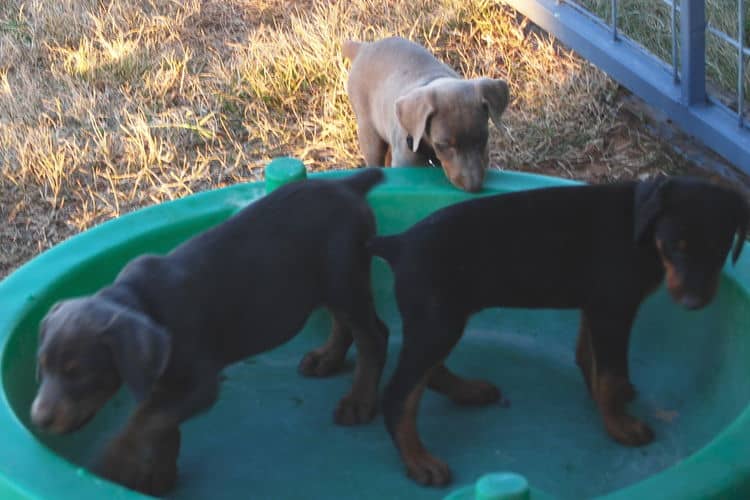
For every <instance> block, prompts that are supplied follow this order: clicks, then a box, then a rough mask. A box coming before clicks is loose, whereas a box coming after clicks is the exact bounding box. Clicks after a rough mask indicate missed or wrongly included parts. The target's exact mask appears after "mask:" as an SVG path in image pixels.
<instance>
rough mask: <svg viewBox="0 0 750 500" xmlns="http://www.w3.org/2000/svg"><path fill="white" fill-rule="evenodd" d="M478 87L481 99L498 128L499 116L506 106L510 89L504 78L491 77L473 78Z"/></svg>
mask: <svg viewBox="0 0 750 500" xmlns="http://www.w3.org/2000/svg"><path fill="white" fill-rule="evenodd" d="M475 81H476V85H477V87H478V88H479V93H480V94H481V96H482V100H483V101H484V103H485V105H486V106H487V110H488V111H489V113H490V118H491V119H492V123H494V124H495V126H496V127H498V128H500V116H501V115H502V114H503V111H505V108H507V107H508V101H509V100H510V90H509V89H508V84H507V82H506V81H505V80H499V79H498V80H493V79H491V78H478V79H476V80H475Z"/></svg>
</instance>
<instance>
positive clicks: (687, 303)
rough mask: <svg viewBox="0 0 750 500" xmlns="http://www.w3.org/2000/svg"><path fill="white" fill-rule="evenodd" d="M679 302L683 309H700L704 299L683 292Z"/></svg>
mask: <svg viewBox="0 0 750 500" xmlns="http://www.w3.org/2000/svg"><path fill="white" fill-rule="evenodd" d="M680 304H682V306H683V307H684V308H685V309H700V308H701V307H703V305H704V304H705V301H704V300H703V299H702V298H701V297H698V296H697V295H692V294H685V295H683V296H682V298H681V299H680Z"/></svg>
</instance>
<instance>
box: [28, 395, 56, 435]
mask: <svg viewBox="0 0 750 500" xmlns="http://www.w3.org/2000/svg"><path fill="white" fill-rule="evenodd" d="M54 420H55V414H54V412H53V411H52V407H51V406H50V405H49V404H47V403H45V402H44V401H43V400H42V399H41V398H38V397H37V398H36V399H34V403H33V404H32V405H31V422H32V423H33V424H34V425H36V426H37V427H39V428H42V429H46V428H47V427H49V426H50V425H52V422H53V421H54Z"/></svg>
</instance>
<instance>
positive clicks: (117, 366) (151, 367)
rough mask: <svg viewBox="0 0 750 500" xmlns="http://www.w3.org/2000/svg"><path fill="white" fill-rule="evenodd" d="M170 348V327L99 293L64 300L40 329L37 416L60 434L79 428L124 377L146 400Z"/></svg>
mask: <svg viewBox="0 0 750 500" xmlns="http://www.w3.org/2000/svg"><path fill="white" fill-rule="evenodd" d="M169 353H170V343H169V337H168V336H167V334H166V331H165V330H164V329H163V328H161V327H160V326H158V325H156V324H155V323H154V322H153V321H151V320H150V319H149V318H147V317H146V316H145V315H143V314H142V313H140V312H137V311H134V310H130V309H127V308H125V307H123V306H122V305H119V304H115V303H113V302H110V301H108V300H105V299H102V298H98V297H86V298H78V299H70V300H65V301H62V302H58V303H57V304H55V306H53V307H52V309H50V311H49V312H48V313H47V315H46V316H45V317H44V319H43V320H42V324H41V327H40V330H39V350H38V352H37V376H38V378H39V382H40V386H39V389H38V391H37V395H36V398H35V399H34V402H33V404H32V406H31V421H32V422H33V423H34V425H36V426H37V427H39V428H41V429H43V430H46V431H49V432H52V433H55V434H62V433H67V432H72V431H75V430H77V429H78V428H80V427H81V426H83V425H84V424H86V422H88V421H89V420H90V419H91V418H92V417H93V416H94V415H95V414H96V412H97V411H98V410H99V409H100V408H101V407H102V406H103V405H104V403H106V402H107V401H108V400H109V399H110V398H111V397H112V396H113V395H114V394H115V392H117V390H118V388H119V387H120V385H121V384H122V382H123V381H124V382H125V383H126V384H127V385H128V387H129V388H130V389H131V391H132V392H133V393H134V395H135V397H136V399H138V400H140V399H142V398H143V397H145V395H146V394H147V393H148V391H149V390H150V388H151V386H152V385H153V384H154V382H155V381H156V379H158V378H159V376H161V374H162V373H163V372H164V370H165V368H166V365H167V362H168V359H169Z"/></svg>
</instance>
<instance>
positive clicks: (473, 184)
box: [450, 174, 482, 193]
mask: <svg viewBox="0 0 750 500" xmlns="http://www.w3.org/2000/svg"><path fill="white" fill-rule="evenodd" d="M450 181H451V183H452V184H453V185H454V186H456V187H458V188H461V189H463V190H464V191H466V192H468V193H476V192H477V191H480V190H481V189H482V179H475V178H474V177H472V176H470V175H465V174H458V175H453V176H451V177H450Z"/></svg>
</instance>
